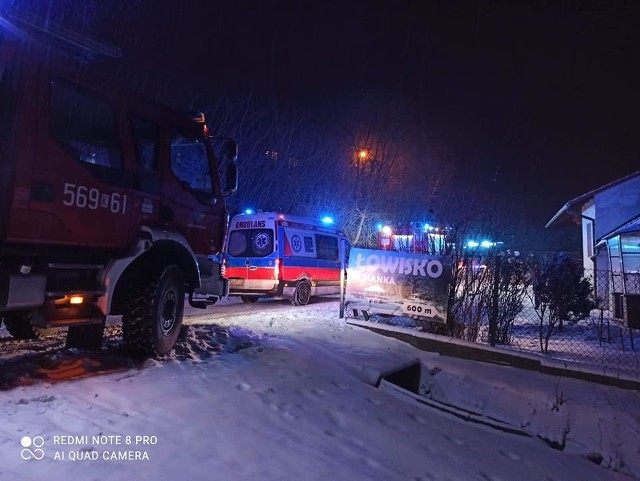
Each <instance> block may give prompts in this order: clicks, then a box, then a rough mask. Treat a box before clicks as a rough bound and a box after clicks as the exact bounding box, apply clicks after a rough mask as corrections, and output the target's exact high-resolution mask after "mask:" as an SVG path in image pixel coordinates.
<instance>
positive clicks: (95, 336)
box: [65, 319, 104, 351]
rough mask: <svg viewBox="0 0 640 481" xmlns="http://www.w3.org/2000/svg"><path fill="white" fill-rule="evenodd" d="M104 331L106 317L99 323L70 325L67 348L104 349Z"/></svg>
mask: <svg viewBox="0 0 640 481" xmlns="http://www.w3.org/2000/svg"><path fill="white" fill-rule="evenodd" d="M103 333H104V319H103V320H102V322H101V323H98V324H88V325H84V326H69V329H68V331H67V341H66V344H65V346H66V347H67V348H76V349H83V350H86V351H99V350H100V349H102V335H103Z"/></svg>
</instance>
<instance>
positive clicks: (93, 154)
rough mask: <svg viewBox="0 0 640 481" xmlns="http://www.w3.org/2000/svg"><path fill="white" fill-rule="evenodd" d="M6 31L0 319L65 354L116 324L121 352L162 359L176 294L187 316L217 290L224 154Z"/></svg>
mask: <svg viewBox="0 0 640 481" xmlns="http://www.w3.org/2000/svg"><path fill="white" fill-rule="evenodd" d="M0 25H5V23H0ZM16 25H19V26H21V27H24V28H23V29H21V30H20V29H19V30H17V33H16V31H13V30H12V31H9V30H8V29H3V30H0V172H1V175H0V317H2V320H3V322H4V324H5V326H6V328H7V329H8V331H9V333H10V334H12V335H13V336H14V337H16V338H30V337H35V336H37V335H38V333H39V332H40V331H41V329H43V328H50V327H68V335H67V345H68V346H69V347H94V348H96V347H99V346H100V345H101V340H102V333H103V326H104V321H105V316H107V315H122V323H123V334H124V338H125V341H126V342H127V343H128V344H129V346H130V347H131V348H132V349H133V350H134V351H136V352H141V353H145V354H154V353H155V354H165V353H167V352H169V351H170V350H171V349H172V348H173V345H174V343H175V342H176V339H177V336H178V333H179V330H180V325H181V321H182V313H183V304H184V298H185V293H186V294H188V295H189V300H190V301H191V302H192V305H194V306H196V307H205V306H206V305H207V304H209V303H213V302H215V300H217V299H218V298H220V297H223V296H225V295H227V293H228V282H227V280H226V279H224V277H223V275H222V272H221V266H220V264H219V263H216V262H214V261H213V260H212V259H214V258H215V257H214V255H215V254H219V253H220V252H221V251H222V247H223V241H224V236H225V229H226V226H227V221H228V217H227V212H226V208H225V202H224V198H225V196H226V195H228V194H230V193H231V192H233V191H234V190H235V188H236V184H237V169H236V164H235V160H236V155H237V145H236V144H235V142H233V141H232V140H230V139H227V140H223V141H220V142H218V143H217V144H216V143H214V142H212V140H211V138H209V136H208V135H207V132H206V128H205V125H204V123H203V118H202V116H200V115H198V116H189V115H185V114H182V113H179V112H176V111H173V110H171V109H169V108H166V107H163V106H161V105H158V104H157V103H155V102H153V101H150V100H148V99H146V98H144V97H143V96H141V95H139V94H136V93H133V92H130V91H128V90H126V89H123V88H121V87H118V86H117V85H113V84H110V83H107V82H104V81H102V79H101V78H99V77H97V76H95V75H94V73H93V72H92V65H91V64H90V63H87V62H80V61H76V60H74V59H71V58H69V56H68V55H67V53H68V52H61V51H60V49H57V48H51V46H50V44H48V43H43V42H34V41H33V40H32V35H31V33H32V32H33V31H37V32H38V33H39V35H40V36H41V35H46V34H47V33H49V34H51V32H47V31H46V30H47V29H48V28H49V27H45V26H42V25H35V22H34V20H33V19H29V21H27V22H24V21H23V22H22V23H19V22H17V23H16ZM2 28H3V27H1V26H0V29H2ZM43 31H44V33H43ZM54 33H55V39H56V43H60V42H64V41H65V35H66V32H64V31H58V32H54ZM39 38H41V37H39ZM67 40H68V42H67V43H65V45H66V46H67V50H73V49H77V48H80V49H85V50H86V49H91V48H94V47H93V46H94V44H95V43H91V42H88V41H87V42H86V44H81V45H80V46H78V45H79V43H80V41H79V40H78V37H77V35H74V36H72V37H69V38H68V39H67ZM52 44H53V42H52ZM216 146H217V147H219V148H218V149H217V151H216ZM224 178H226V182H223V181H222V179H224ZM194 294H201V295H202V296H203V297H202V298H201V300H200V301H198V300H195V298H194Z"/></svg>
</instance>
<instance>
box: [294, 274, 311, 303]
mask: <svg viewBox="0 0 640 481" xmlns="http://www.w3.org/2000/svg"><path fill="white" fill-rule="evenodd" d="M309 299H311V284H309V282H308V281H305V280H301V281H298V283H297V284H296V290H295V292H294V293H293V299H292V300H291V302H292V303H293V305H294V306H306V305H307V304H309Z"/></svg>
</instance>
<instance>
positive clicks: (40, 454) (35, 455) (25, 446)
mask: <svg viewBox="0 0 640 481" xmlns="http://www.w3.org/2000/svg"><path fill="white" fill-rule="evenodd" d="M20 445H21V446H22V451H20V457H21V458H22V459H24V460H25V461H26V460H29V459H35V460H37V461H39V460H40V459H42V458H44V450H43V449H41V448H42V446H44V438H43V437H42V436H34V437H33V438H31V437H29V436H22V438H21V439H20Z"/></svg>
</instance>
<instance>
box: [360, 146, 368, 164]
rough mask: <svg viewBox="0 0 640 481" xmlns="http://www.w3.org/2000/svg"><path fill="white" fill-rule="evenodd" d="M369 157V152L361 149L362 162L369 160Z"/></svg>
mask: <svg viewBox="0 0 640 481" xmlns="http://www.w3.org/2000/svg"><path fill="white" fill-rule="evenodd" d="M368 156H369V152H367V151H366V150H365V149H360V151H359V152H358V159H360V162H364V161H365V160H367V157H368Z"/></svg>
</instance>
